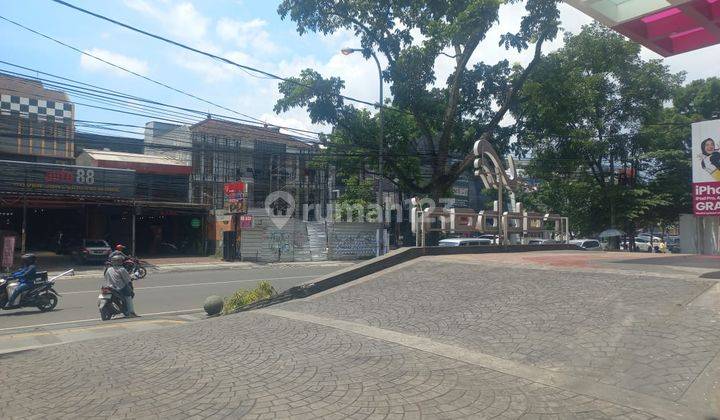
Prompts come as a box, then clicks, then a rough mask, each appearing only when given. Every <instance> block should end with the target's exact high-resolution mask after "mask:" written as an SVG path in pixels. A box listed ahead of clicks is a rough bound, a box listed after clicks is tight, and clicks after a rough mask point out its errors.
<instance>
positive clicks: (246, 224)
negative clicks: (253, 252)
mask: <svg viewBox="0 0 720 420" xmlns="http://www.w3.org/2000/svg"><path fill="white" fill-rule="evenodd" d="M238 224H239V225H240V229H250V228H252V227H253V217H252V216H250V215H247V214H246V215H242V216H240V218H239V220H238Z"/></svg>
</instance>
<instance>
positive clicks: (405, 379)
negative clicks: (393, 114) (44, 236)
mask: <svg viewBox="0 0 720 420" xmlns="http://www.w3.org/2000/svg"><path fill="white" fill-rule="evenodd" d="M557 255H560V254H545V257H546V261H552V260H553V258H555V256H557ZM470 257H476V258H477V257H478V256H477V255H476V256H468V258H470ZM506 258H508V260H507V262H506V264H505V265H504V266H503V265H502V264H497V261H488V262H486V263H483V262H482V261H478V260H477V259H476V260H474V261H466V262H461V261H458V260H456V259H455V257H424V258H420V259H417V260H413V261H409V262H407V263H404V264H401V265H398V266H395V267H394V268H392V269H389V270H386V271H384V272H380V273H377V274H374V275H372V276H368V277H365V278H363V279H361V280H358V281H355V282H352V283H349V284H346V285H344V286H341V287H338V288H335V289H331V290H328V291H325V292H322V293H319V294H317V295H314V296H311V297H309V298H306V299H302V300H296V301H292V302H287V303H284V304H281V305H276V306H272V307H269V308H265V309H262V310H258V311H252V312H245V313H239V314H235V315H231V316H225V317H221V318H214V319H208V320H204V321H197V322H190V323H187V324H184V325H180V326H178V327H174V328H166V329H163V330H157V331H147V332H138V333H134V334H132V335H123V336H120V337H109V338H106V339H102V340H92V341H85V342H81V343H71V344H66V345H59V346H53V347H48V348H44V349H39V350H33V351H30V352H23V353H14V354H7V355H5V356H3V357H0V388H2V389H4V390H5V391H6V392H7V393H8V394H9V395H19V394H21V393H22V391H23V390H27V389H42V390H43V396H44V397H43V399H42V401H35V400H33V399H27V398H19V399H4V400H2V401H0V418H27V417H53V418H85V417H116V418H123V417H132V418H144V417H155V418H158V417H159V418H191V417H193V418H220V417H229V418H240V417H242V418H253V419H260V418H293V419H297V418H299V419H302V418H433V419H434V418H452V419H454V418H473V419H475V418H522V419H539V418H573V419H575V418H592V419H598V418H633V419H635V418H637V419H643V418H646V419H650V418H666V419H685V418H686V419H708V418H712V416H718V415H720V405H718V404H719V403H720V401H718V394H717V392H716V390H717V389H718V386H720V384H719V383H718V379H719V378H720V355H719V354H720V330H719V329H718V325H720V313H719V312H718V310H717V309H715V308H713V307H711V306H708V305H704V304H702V302H704V301H705V300H706V297H707V296H712V293H714V288H715V287H716V285H717V282H716V281H714V280H708V279H700V278H698V276H697V274H694V273H689V272H688V273H685V277H683V278H680V277H679V276H680V275H681V274H682V273H680V272H678V273H671V275H669V276H661V275H660V273H656V274H654V275H653V274H648V273H647V272H645V271H635V272H633V271H631V270H626V271H623V272H617V273H614V272H612V271H608V270H611V269H608V268H604V267H600V268H597V267H594V266H593V265H592V264H590V265H586V266H584V267H583V268H582V269H573V268H560V267H556V268H553V269H548V265H547V264H545V263H534V264H533V263H532V262H531V261H530V260H525V263H524V264H523V265H515V264H514V263H513V261H512V258H510V257H506ZM619 271H622V270H619ZM609 273H613V274H611V275H609ZM708 293H710V295H707V294H708ZM118 349H121V353H118V351H119V350H118ZM109 354H112V355H113V356H118V357H113V362H112V363H108V362H107V356H108V355H109ZM19 366H22V367H23V368H22V369H18V367H19Z"/></svg>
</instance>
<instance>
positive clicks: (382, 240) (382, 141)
mask: <svg viewBox="0 0 720 420" xmlns="http://www.w3.org/2000/svg"><path fill="white" fill-rule="evenodd" d="M340 52H342V54H343V55H350V54H352V53H354V52H369V53H370V55H371V56H372V58H373V59H375V64H376V65H377V70H378V82H379V85H380V91H379V92H380V94H379V98H380V101H379V102H378V120H379V121H378V122H379V125H380V130H379V134H378V144H379V149H378V190H377V204H378V206H379V207H380V214H379V215H378V218H379V220H380V222H381V223H383V226H384V222H385V220H384V218H383V217H384V215H383V188H382V187H383V184H382V174H383V149H384V147H385V137H384V135H383V128H384V127H383V126H384V122H383V103H384V101H383V77H382V67H381V66H380V60H378V58H377V55H375V51H372V50H369V49H367V50H366V49H363V48H343V49H342V50H340ZM384 232H385V230H384V227H381V228H380V229H379V232H378V241H379V244H378V256H380V255H383V254H384V253H385V250H384V246H385V238H384Z"/></svg>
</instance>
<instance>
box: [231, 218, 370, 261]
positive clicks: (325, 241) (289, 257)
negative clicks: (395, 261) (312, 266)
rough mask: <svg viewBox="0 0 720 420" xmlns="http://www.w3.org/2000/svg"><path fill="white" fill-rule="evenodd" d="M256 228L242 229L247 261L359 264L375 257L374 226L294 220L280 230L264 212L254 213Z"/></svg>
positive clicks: (241, 241)
mask: <svg viewBox="0 0 720 420" xmlns="http://www.w3.org/2000/svg"><path fill="white" fill-rule="evenodd" d="M250 214H251V215H252V216H253V227H252V228H246V229H241V233H240V251H241V255H242V259H243V260H245V261H258V262H277V261H325V260H328V259H330V260H356V259H363V258H372V257H374V256H375V230H376V229H377V225H376V224H373V223H333V222H304V221H302V220H298V219H295V218H290V219H288V220H287V221H286V223H285V224H284V225H282V226H279V225H277V224H275V223H273V221H272V220H271V219H270V217H268V216H267V214H266V213H265V211H264V210H260V211H252V210H251V212H250Z"/></svg>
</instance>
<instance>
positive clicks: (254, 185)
mask: <svg viewBox="0 0 720 420" xmlns="http://www.w3.org/2000/svg"><path fill="white" fill-rule="evenodd" d="M190 133H191V139H192V167H193V173H192V176H191V189H192V202H193V203H206V204H210V205H212V207H213V208H214V209H222V208H224V207H225V202H224V192H223V191H224V190H223V188H224V185H225V184H228V183H232V182H235V181H247V182H248V183H249V184H250V186H251V187H250V191H249V201H250V202H249V207H255V208H263V207H264V206H265V199H266V198H267V196H268V195H269V194H270V193H272V192H274V191H285V192H288V193H290V194H292V195H293V197H294V198H295V201H296V203H316V202H320V200H321V199H322V198H323V197H325V196H326V195H327V188H326V185H325V181H324V180H325V176H324V174H323V173H322V171H319V170H316V169H313V168H310V167H309V162H310V160H311V159H312V157H313V156H314V152H315V151H316V147H315V145H313V144H309V143H307V142H303V141H300V140H298V139H297V138H295V137H293V136H290V135H287V134H283V133H281V132H280V131H279V130H278V129H276V128H272V127H257V126H251V125H247V124H240V123H236V122H230V121H224V120H215V119H210V118H208V119H206V120H203V121H201V122H199V123H197V124H195V125H193V126H191V127H190Z"/></svg>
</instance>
